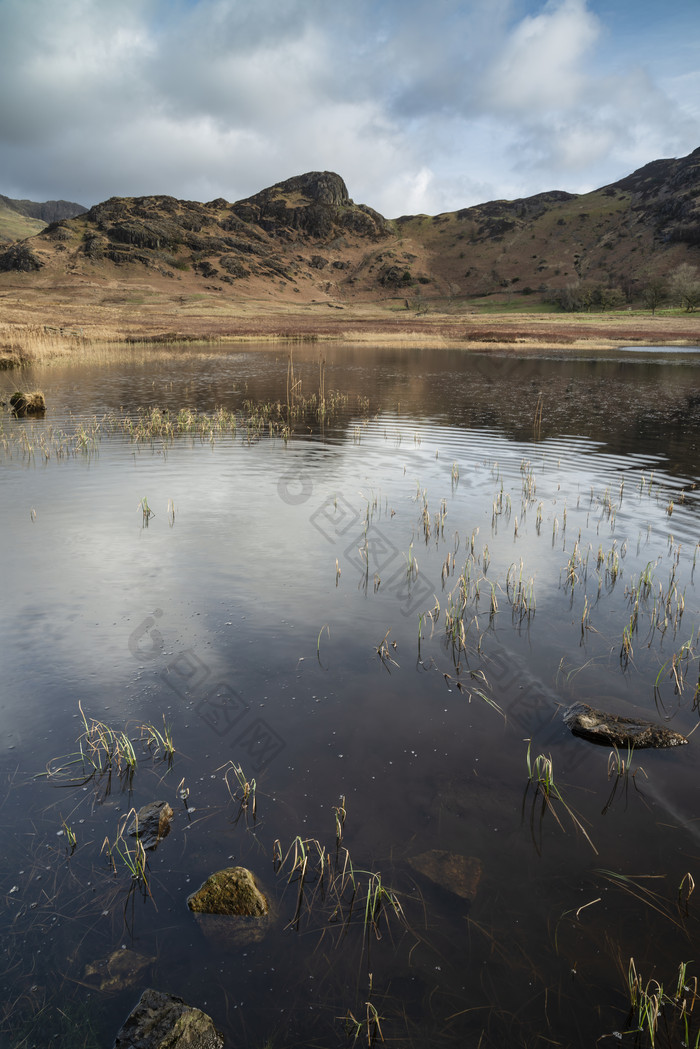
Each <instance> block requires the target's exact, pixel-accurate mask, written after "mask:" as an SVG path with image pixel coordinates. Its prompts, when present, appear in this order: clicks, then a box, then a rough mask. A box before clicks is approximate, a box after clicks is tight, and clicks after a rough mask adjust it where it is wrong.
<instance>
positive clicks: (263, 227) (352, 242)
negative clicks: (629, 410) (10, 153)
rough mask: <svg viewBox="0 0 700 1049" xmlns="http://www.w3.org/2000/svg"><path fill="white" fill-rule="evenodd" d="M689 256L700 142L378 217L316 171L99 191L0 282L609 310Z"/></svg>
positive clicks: (26, 247) (0, 275) (50, 229)
mask: <svg viewBox="0 0 700 1049" xmlns="http://www.w3.org/2000/svg"><path fill="white" fill-rule="evenodd" d="M0 199H1V198H0ZM698 263H700V148H698V149H696V150H694V151H693V152H692V153H690V154H689V155H688V156H687V157H683V158H680V159H669V160H656V161H652V162H650V163H649V164H646V165H644V166H643V167H641V168H639V169H637V170H636V171H634V172H632V173H631V174H630V175H628V176H625V178H623V179H620V180H618V181H617V182H614V183H611V184H610V185H608V186H603V187H601V188H600V189H598V190H594V191H591V192H590V193H584V194H573V193H568V192H566V191H563V190H549V191H544V192H541V193H537V194H534V195H532V196H530V197H523V198H518V199H516V200H494V201H486V202H484V203H483V204H477V205H472V206H470V207H466V208H461V209H458V210H456V211H453V212H443V213H441V214H439V215H435V216H428V215H402V216H400V217H399V218H397V219H386V218H385V217H384V216H382V215H381V214H380V213H379V212H377V211H375V210H373V209H372V208H370V207H368V206H367V205H363V204H356V203H354V201H353V200H352V199H351V198H350V196H349V193H348V190H347V186H346V184H345V182H344V181H343V179H342V177H341V176H340V175H338V174H336V173H335V172H329V171H322V172H319V171H316V172H306V173H305V174H303V175H297V176H293V177H292V178H289V179H286V180H284V181H282V182H278V183H275V184H274V185H273V186H270V187H267V188H266V189H263V190H261V191H259V192H258V193H255V194H253V195H252V196H250V197H247V198H245V199H243V200H240V201H236V202H234V203H229V202H228V201H226V200H224V199H223V198H217V199H216V200H213V201H209V202H208V203H205V204H202V203H198V202H196V201H181V200H177V199H176V198H174V197H170V196H165V195H160V196H146V197H131V198H120V197H112V198H110V199H109V200H107V201H104V202H102V203H100V204H97V205H95V206H93V207H92V208H90V209H88V210H85V211H83V212H81V213H80V214H79V215H77V216H72V217H68V218H61V219H58V220H54V221H52V222H51V223H50V224H49V225H48V226H47V227H46V228H45V229H43V230H42V231H41V232H39V233H37V234H36V235H34V236H31V237H29V238H27V239H26V240H23V241H21V242H18V243H15V244H13V245H12V246H11V247H10V248H9V249H8V250H7V251H5V252H3V253H0V280H8V279H11V277H10V275H14V278H15V279H21V280H24V281H32V280H34V281H43V282H44V283H48V284H50V283H51V282H52V281H54V282H55V281H57V280H61V281H69V282H70V281H71V280H73V281H75V280H78V279H85V278H88V277H89V278H90V279H93V280H98V281H99V280H105V281H107V280H108V279H118V280H120V281H122V282H126V283H128V282H129V281H134V280H137V279H139V280H142V279H143V278H144V277H145V276H146V277H147V278H148V280H149V281H151V282H155V283H156V284H163V283H164V282H165V283H167V282H168V281H178V282H183V284H187V285H188V287H190V288H192V287H202V288H206V289H207V290H208V291H214V290H216V291H218V292H221V293H223V294H224V295H226V294H230V295H235V296H236V297H238V298H246V297H249V298H255V297H259V296H261V295H264V296H268V297H282V298H287V299H289V298H292V297H293V296H296V297H297V301H315V300H316V299H317V298H318V297H319V296H322V297H326V298H329V299H333V300H337V301H340V302H342V301H357V300H361V299H368V300H378V299H383V298H384V299H386V298H392V297H402V296H403V297H406V299H407V300H408V299H411V300H414V301H415V302H418V303H420V302H428V301H430V300H434V299H445V298H448V299H450V300H453V299H455V298H462V299H469V298H475V297H480V296H485V295H491V296H500V297H501V298H503V297H504V296H505V297H508V298H510V299H511V300H512V299H513V297H514V296H533V295H534V296H536V297H537V298H539V299H547V298H550V299H551V298H552V297H557V296H559V297H560V298H562V297H563V296H564V295H566V294H570V291H571V289H572V288H573V287H576V288H580V287H583V286H591V287H593V286H595V287H596V288H598V289H599V293H600V289H606V295H607V301H608V304H609V305H622V304H623V302H625V301H627V302H630V301H633V300H634V299H635V297H639V295H640V294H641V293H642V291H643V288H644V287H645V286H646V285H647V284H648V283H649V282H650V281H654V280H660V279H662V278H664V277H666V276H668V274H669V273H670V272H672V271H673V270H674V269H676V268H677V267H679V266H682V265H683V264H690V265H691V266H696V265H697V264H698ZM607 292H609V293H610V294H607ZM612 292H614V294H612Z"/></svg>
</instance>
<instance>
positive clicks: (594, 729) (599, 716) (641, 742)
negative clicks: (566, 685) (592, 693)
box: [564, 703, 688, 749]
mask: <svg viewBox="0 0 700 1049" xmlns="http://www.w3.org/2000/svg"><path fill="white" fill-rule="evenodd" d="M564 723H565V725H566V726H567V727H568V728H569V729H571V731H572V732H573V734H574V735H575V736H580V737H581V738H582V739H587V740H589V741H590V742H591V743H599V744H601V745H603V746H607V747H618V748H619V747H635V749H640V748H643V747H659V748H660V747H678V746H682V745H683V744H684V743H687V742H688V740H687V739H686V738H685V736H682V735H681V734H680V732H674V731H673V729H669V728H664V726H663V725H657V724H655V723H654V722H653V721H646V720H645V719H644V718H623V717H619V716H618V715H617V714H608V713H606V711H604V710H595V709H594V708H593V707H589V705H588V704H587V703H574V705H573V706H572V707H569V708H568V710H566V711H565V712H564Z"/></svg>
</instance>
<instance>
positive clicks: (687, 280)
mask: <svg viewBox="0 0 700 1049" xmlns="http://www.w3.org/2000/svg"><path fill="white" fill-rule="evenodd" d="M668 286H669V291H670V294H671V298H672V299H673V301H674V302H677V303H678V304H679V306H685V308H686V310H688V311H690V310H694V309H696V308H697V307H698V306H700V277H698V269H697V266H691V265H690V263H688V262H683V263H681V265H680V266H679V267H678V268H677V269H675V270H674V271H673V273H672V274H671V276H670V277H669V280H668Z"/></svg>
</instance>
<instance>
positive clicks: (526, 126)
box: [0, 0, 700, 216]
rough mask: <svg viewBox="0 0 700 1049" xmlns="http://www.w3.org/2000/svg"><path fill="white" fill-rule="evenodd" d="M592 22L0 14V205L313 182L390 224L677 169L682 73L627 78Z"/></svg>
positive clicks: (290, 10) (688, 117) (267, 12)
mask: <svg viewBox="0 0 700 1049" xmlns="http://www.w3.org/2000/svg"><path fill="white" fill-rule="evenodd" d="M594 2H595V0H548V2H546V3H543V2H542V0H432V2H431V3H428V0H401V2H400V0H383V2H382V3H381V4H377V3H376V0H355V3H354V4H353V5H343V6H341V5H336V4H328V3H327V2H326V0H120V3H119V4H114V3H113V0H62V3H61V4H60V5H58V4H56V3H55V0H0V91H1V92H2V95H3V98H4V99H5V100H6V104H5V105H4V106H3V107H2V109H1V110H0V149H2V156H3V179H4V181H3V184H2V185H0V192H4V193H8V194H9V195H11V196H30V197H33V198H34V199H46V198H47V197H57V196H62V197H67V198H69V199H76V200H80V201H81V202H83V203H86V204H90V203H94V202H95V201H97V200H101V199H104V198H105V197H107V196H110V195H113V194H119V195H137V194H141V193H153V192H162V193H170V194H173V195H175V196H182V197H190V198H195V199H211V198H212V197H216V196H225V197H228V198H229V199H235V198H238V197H241V196H246V195H248V194H250V193H254V192H256V191H257V190H259V189H261V188H263V187H264V186H266V185H270V184H271V183H272V182H276V181H279V180H281V179H283V178H287V177H289V176H290V175H293V174H297V173H300V172H303V171H308V170H312V169H316V168H330V169H333V170H336V171H338V172H339V173H340V174H341V175H342V176H343V177H344V178H345V180H346V182H347V183H348V186H349V188H350V191H351V194H352V196H353V197H354V199H356V200H357V201H359V202H363V203H368V204H370V205H372V206H373V207H377V208H378V209H379V210H381V211H383V212H384V213H385V214H387V215H389V216H395V215H398V214H402V213H406V212H409V211H428V212H435V211H439V210H448V209H451V208H457V207H462V206H465V205H467V204H470V203H477V202H479V201H481V200H486V199H490V198H494V197H502V196H523V195H526V194H528V193H532V192H537V191H538V190H543V189H550V188H554V187H556V188H572V189H576V188H580V187H581V186H583V185H586V186H592V185H595V184H602V183H604V182H606V181H611V180H612V179H613V178H618V177H621V176H622V175H624V174H626V173H627V171H628V170H630V167H631V166H639V164H641V163H644V162H645V161H647V160H651V159H654V157H655V156H658V155H681V154H683V153H685V152H689V151H690V150H691V149H692V148H694V146H696V145H697V144H698V141H700V114H699V113H698V108H697V103H694V104H693V103H692V101H691V100H690V99H691V96H692V97H697V92H694V87H695V85H696V82H697V75H698V74H697V70H693V69H689V68H688V67H687V66H686V67H683V68H675V67H673V66H671V65H668V66H666V67H664V68H666V69H667V75H666V79H660V77H659V73H658V69H657V68H656V67H655V68H654V71H653V72H652V71H650V69H649V68H647V67H641V66H639V65H638V63H637V59H636V57H635V53H636V52H635V53H632V52H630V53H628V52H627V51H626V49H625V46H626V42H625V40H624V39H623V38H622V37H621V36H619V35H618V37H616V39H615V40H614V41H612V40H611V39H610V38H609V35H608V33H609V25H608V24H606V23H605V22H604V21H603V15H602V14H601V15H599V16H598V15H596V14H595V13H594V12H593V9H592V5H593V3H594ZM621 2H622V3H623V6H624V4H625V3H626V0H621ZM653 2H656V0H653ZM658 2H659V5H661V0H658ZM616 14H617V11H616ZM663 14H664V17H665V18H666V20H667V21H668V20H669V19H671V18H672V15H673V11H672V8H671V7H668V8H665V9H664V12H663ZM630 17H634V15H633V14H632V15H631V16H630ZM635 25H636V27H637V37H636V40H637V42H638V40H639V36H638V33H639V25H638V20H636V22H635ZM616 32H618V33H619V27H618V29H617V30H616ZM613 44H617V45H618V46H617V48H616V49H615V48H613ZM638 50H639V49H638V48H637V51H638ZM685 53H686V54H690V53H691V52H689V51H687V50H686V52H685ZM613 54H614V60H613V58H612V57H611V55H613ZM687 61H689V59H688V60H687ZM8 100H11V103H10V104H7V102H8Z"/></svg>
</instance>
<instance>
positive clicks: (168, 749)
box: [45, 703, 175, 794]
mask: <svg viewBox="0 0 700 1049" xmlns="http://www.w3.org/2000/svg"><path fill="white" fill-rule="evenodd" d="M78 710H79V711H80V717H81V720H82V724H83V732H82V733H81V734H80V736H78V738H77V740H76V742H77V744H78V750H77V752H75V753H73V754H68V755H65V756H63V757H59V758H53V759H52V760H51V761H50V762H49V763H48V764H47V766H46V773H45V774H46V776H47V777H48V779H49V780H50V781H55V782H56V783H57V784H59V785H61V786H64V785H68V786H70V785H78V784H83V785H84V784H86V783H88V782H90V781H93V782H94V783H95V785H96V786H97V785H100V786H101V787H102V788H103V789H104V790H105V792H106V793H107V794H108V793H110V791H111V787H112V778H113V776H116V778H117V780H118V782H119V784H120V787H121V789H122V790H131V788H132V786H133V780H134V775H135V773H136V769H137V766H138V760H139V755H137V749H136V748H137V746H138V747H139V750H140V751H141V754H142V755H143V754H145V755H147V756H148V757H149V758H150V759H151V761H163V762H165V763H166V765H167V767H168V770H170V769H171V768H172V765H173V759H174V757H175V745H174V743H173V739H172V732H171V729H170V727H169V726H168V725H167V724H166V722H165V717H163V729H162V731H161V730H160V729H157V728H156V727H155V726H154V725H151V724H141V725H138V726H137V727H136V731H135V735H134V736H133V738H132V736H130V735H129V733H128V732H126V731H125V730H123V729H115V728H113V727H112V726H111V725H108V724H107V723H106V722H104V721H101V720H100V719H99V718H89V719H88V717H87V716H86V714H85V712H84V710H83V708H82V704H81V703H78Z"/></svg>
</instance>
